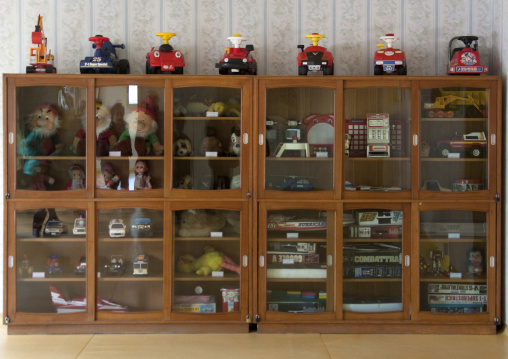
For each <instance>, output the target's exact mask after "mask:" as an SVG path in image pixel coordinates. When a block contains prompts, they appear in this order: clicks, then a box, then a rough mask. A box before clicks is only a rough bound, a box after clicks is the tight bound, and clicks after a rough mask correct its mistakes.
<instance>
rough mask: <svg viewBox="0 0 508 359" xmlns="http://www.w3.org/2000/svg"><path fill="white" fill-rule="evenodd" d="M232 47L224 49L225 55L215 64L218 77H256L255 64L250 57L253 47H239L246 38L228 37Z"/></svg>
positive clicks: (236, 35)
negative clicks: (234, 75)
mask: <svg viewBox="0 0 508 359" xmlns="http://www.w3.org/2000/svg"><path fill="white" fill-rule="evenodd" d="M228 40H229V41H230V42H231V44H233V47H226V53H225V54H224V56H223V57H222V59H221V60H220V62H218V63H216V64H215V67H216V68H218V69H219V74H220V75H233V74H238V75H256V73H257V63H256V60H254V58H253V57H252V54H251V51H254V45H246V46H245V48H243V47H240V45H241V44H242V42H243V41H246V38H244V37H242V35H240V34H234V35H233V36H230V37H228Z"/></svg>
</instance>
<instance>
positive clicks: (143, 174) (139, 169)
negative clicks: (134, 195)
mask: <svg viewBox="0 0 508 359" xmlns="http://www.w3.org/2000/svg"><path fill="white" fill-rule="evenodd" d="M134 172H135V173H136V176H135V179H134V190H144V189H152V185H151V184H150V176H149V175H148V174H147V172H148V162H147V161H144V160H137V161H136V164H135V168H134Z"/></svg>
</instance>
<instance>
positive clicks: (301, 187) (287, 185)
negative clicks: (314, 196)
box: [266, 176, 314, 191]
mask: <svg viewBox="0 0 508 359" xmlns="http://www.w3.org/2000/svg"><path fill="white" fill-rule="evenodd" d="M266 188H267V189H272V190H279V191H312V190H313V189H314V186H313V185H312V184H311V183H310V181H309V180H308V179H307V178H304V177H296V176H289V177H288V178H285V179H284V181H283V182H282V183H277V184H274V183H270V182H269V183H267V186H266Z"/></svg>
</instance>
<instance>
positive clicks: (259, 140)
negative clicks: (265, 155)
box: [258, 133, 263, 146]
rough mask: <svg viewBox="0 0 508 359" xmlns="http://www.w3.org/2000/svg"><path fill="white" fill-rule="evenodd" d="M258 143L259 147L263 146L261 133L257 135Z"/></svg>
mask: <svg viewBox="0 0 508 359" xmlns="http://www.w3.org/2000/svg"><path fill="white" fill-rule="evenodd" d="M258 142H259V145H260V146H263V134H262V133H260V134H259V138H258Z"/></svg>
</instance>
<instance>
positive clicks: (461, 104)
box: [423, 95, 484, 118]
mask: <svg viewBox="0 0 508 359" xmlns="http://www.w3.org/2000/svg"><path fill="white" fill-rule="evenodd" d="M423 117H462V118H483V117H484V116H483V113H482V111H481V110H480V107H479V106H478V104H477V103H476V101H475V99H474V98H473V96H471V95H466V97H462V96H456V95H444V96H440V97H436V100H435V101H434V102H427V103H424V104H423Z"/></svg>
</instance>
